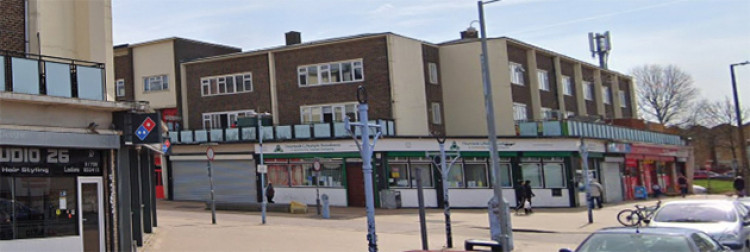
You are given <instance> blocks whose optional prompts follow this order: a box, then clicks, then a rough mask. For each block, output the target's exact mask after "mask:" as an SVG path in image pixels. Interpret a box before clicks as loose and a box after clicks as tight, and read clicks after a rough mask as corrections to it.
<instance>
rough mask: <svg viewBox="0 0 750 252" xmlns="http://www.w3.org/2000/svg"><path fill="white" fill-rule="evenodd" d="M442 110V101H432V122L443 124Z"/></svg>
mask: <svg viewBox="0 0 750 252" xmlns="http://www.w3.org/2000/svg"><path fill="white" fill-rule="evenodd" d="M441 112H442V111H440V103H438V102H433V103H432V124H443V117H442V115H441Z"/></svg>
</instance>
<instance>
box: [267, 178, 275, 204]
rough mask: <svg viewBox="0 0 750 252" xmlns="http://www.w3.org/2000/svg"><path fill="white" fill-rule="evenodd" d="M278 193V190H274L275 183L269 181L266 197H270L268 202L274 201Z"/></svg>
mask: <svg viewBox="0 0 750 252" xmlns="http://www.w3.org/2000/svg"><path fill="white" fill-rule="evenodd" d="M275 194H276V192H275V191H274V190H273V184H271V183H270V182H269V183H268V187H267V188H266V199H268V203H274V202H273V196H274V195H275Z"/></svg>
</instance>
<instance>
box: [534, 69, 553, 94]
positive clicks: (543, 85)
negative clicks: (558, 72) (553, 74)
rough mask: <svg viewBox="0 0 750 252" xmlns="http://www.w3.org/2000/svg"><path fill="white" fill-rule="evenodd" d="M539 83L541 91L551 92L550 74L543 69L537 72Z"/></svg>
mask: <svg viewBox="0 0 750 252" xmlns="http://www.w3.org/2000/svg"><path fill="white" fill-rule="evenodd" d="M536 77H537V82H538V83H539V90H543V91H550V83H549V72H547V70H543V69H537V70H536Z"/></svg>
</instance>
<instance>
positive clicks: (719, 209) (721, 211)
mask: <svg viewBox="0 0 750 252" xmlns="http://www.w3.org/2000/svg"><path fill="white" fill-rule="evenodd" d="M649 226H651V227H680V228H693V229H698V230H700V231H703V232H706V233H707V234H709V235H711V237H713V238H714V239H716V240H717V241H719V242H720V243H721V244H722V245H725V246H728V247H730V248H732V249H734V250H744V251H747V250H750V216H749V213H748V209H747V208H746V207H745V206H744V205H742V203H740V202H738V201H735V200H681V201H671V202H667V203H665V204H663V205H662V206H661V207H660V208H659V209H658V210H656V213H654V217H653V218H652V219H651V222H650V223H649Z"/></svg>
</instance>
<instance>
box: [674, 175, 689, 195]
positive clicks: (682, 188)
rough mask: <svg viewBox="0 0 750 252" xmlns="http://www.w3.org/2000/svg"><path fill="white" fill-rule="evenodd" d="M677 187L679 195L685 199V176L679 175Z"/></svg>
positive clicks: (686, 190)
mask: <svg viewBox="0 0 750 252" xmlns="http://www.w3.org/2000/svg"><path fill="white" fill-rule="evenodd" d="M677 185H679V186H680V195H682V197H683V198H685V195H687V193H688V186H687V178H685V175H682V174H680V177H679V178H678V179H677Z"/></svg>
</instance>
